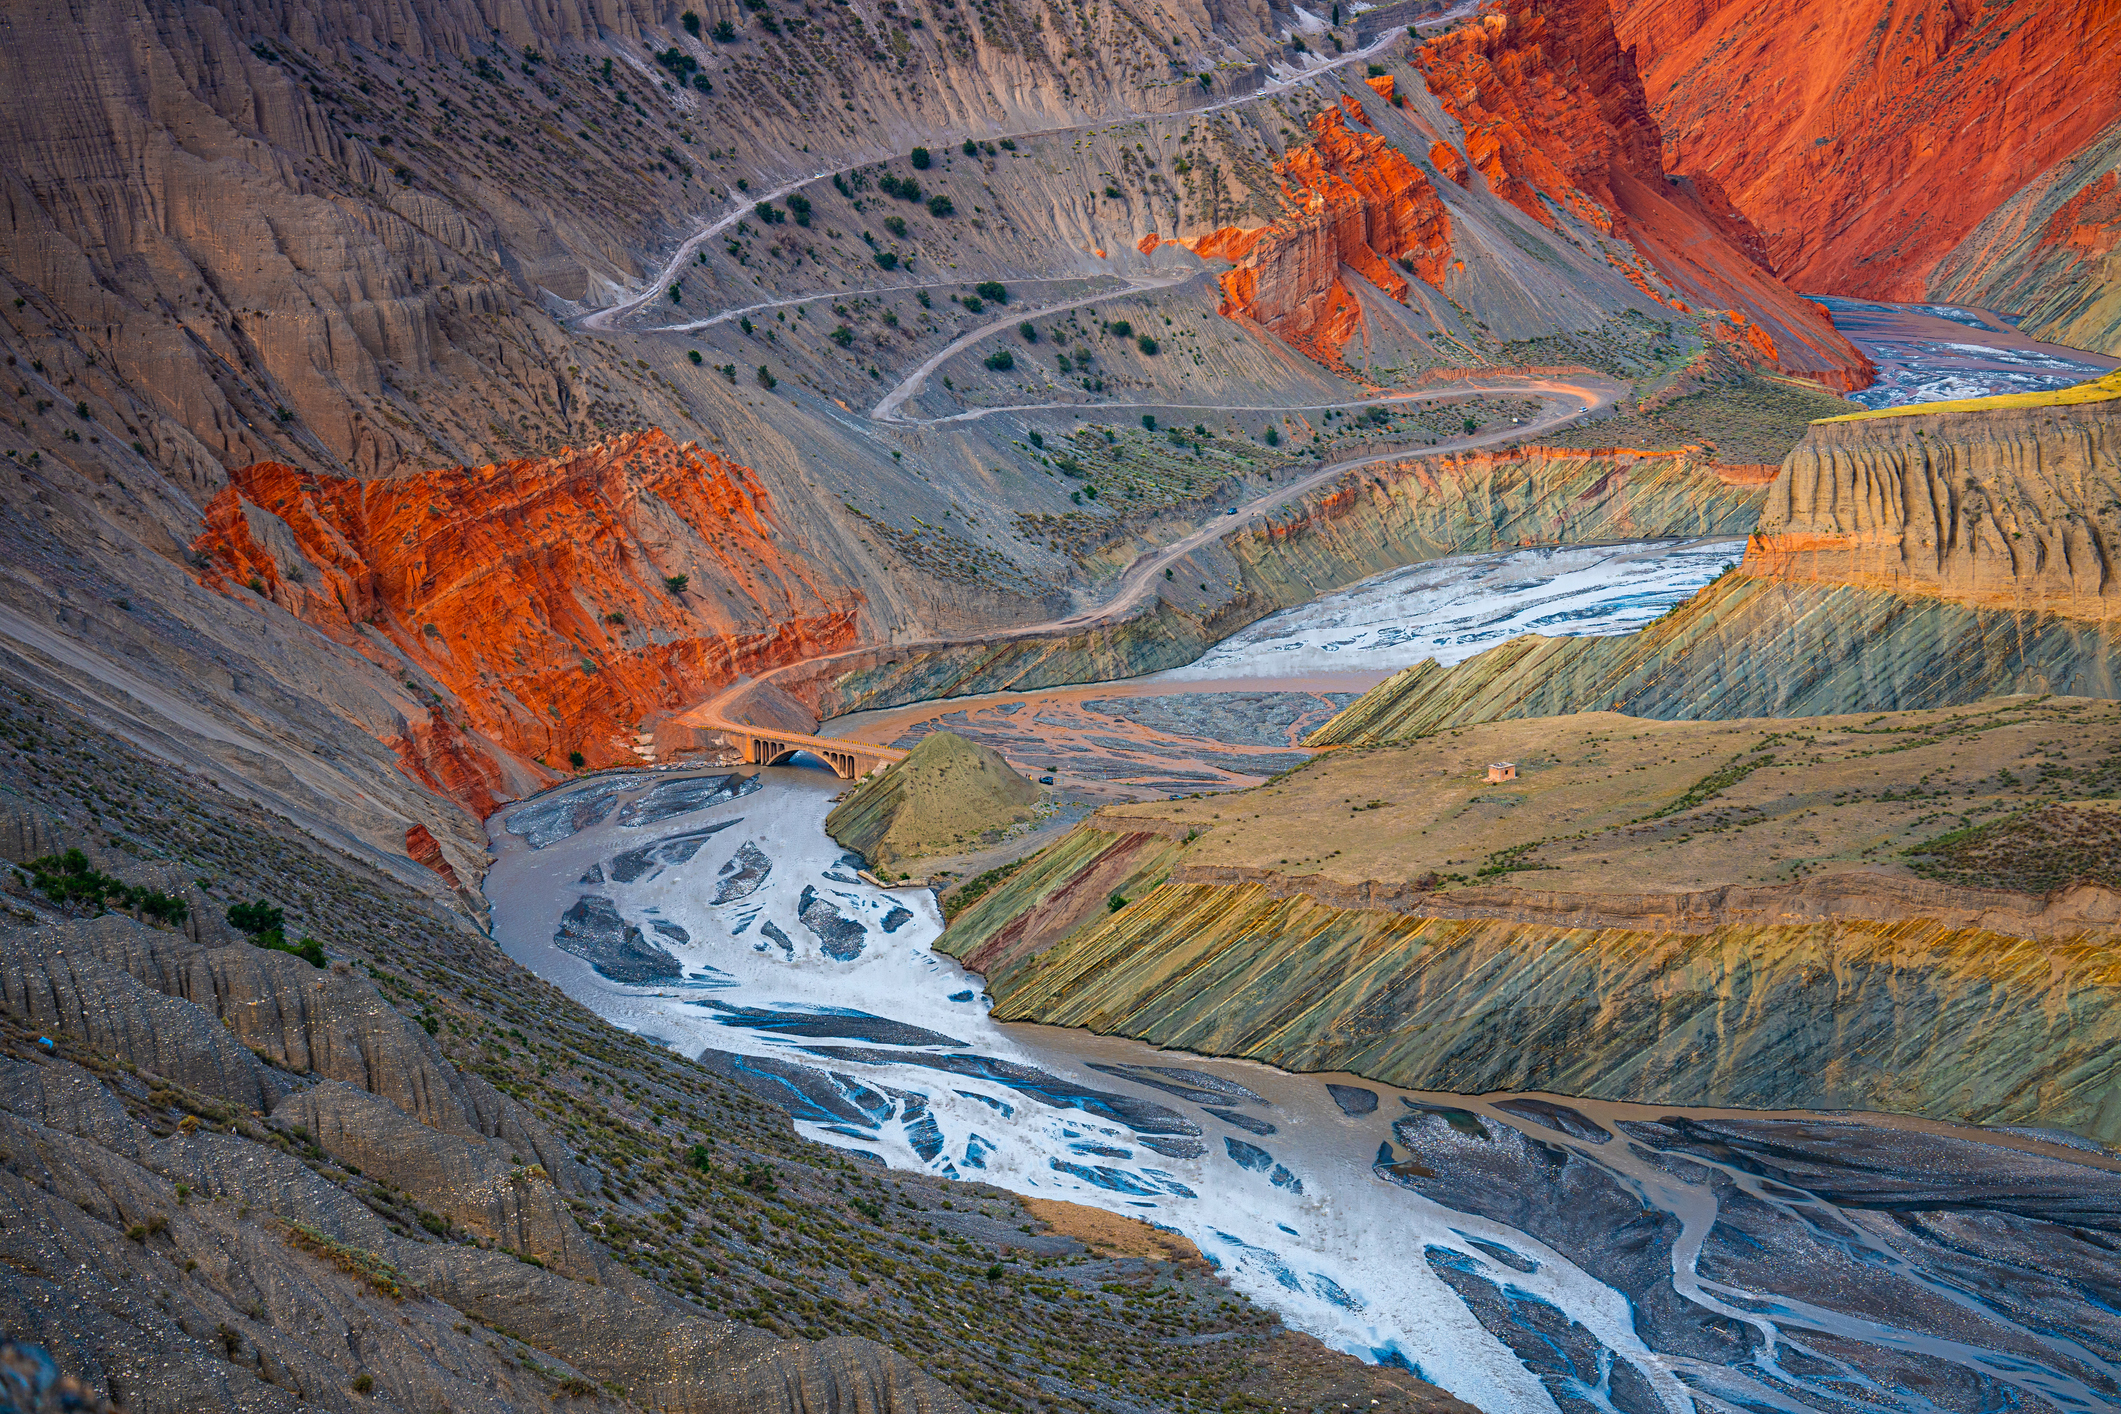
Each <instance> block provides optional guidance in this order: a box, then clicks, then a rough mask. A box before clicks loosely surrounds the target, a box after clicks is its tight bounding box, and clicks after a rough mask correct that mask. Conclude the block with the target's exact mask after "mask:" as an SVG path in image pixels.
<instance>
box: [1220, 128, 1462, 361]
mask: <svg viewBox="0 0 2121 1414" xmlns="http://www.w3.org/2000/svg"><path fill="white" fill-rule="evenodd" d="M1357 111H1358V112H1359V111H1360V110H1357ZM1274 171H1275V173H1276V175H1277V176H1279V177H1280V179H1281V182H1282V195H1283V200H1284V201H1285V202H1286V203H1288V205H1289V206H1290V208H1291V209H1290V210H1289V211H1287V212H1286V213H1285V214H1284V215H1283V216H1282V217H1281V218H1280V219H1278V220H1276V221H1275V222H1273V223H1272V224H1270V225H1267V226H1263V227H1258V228H1254V229H1250V230H1247V229H1244V228H1241V227H1237V226H1226V227H1223V228H1222V229H1220V230H1217V231H1211V232H1209V233H1208V234H1206V235H1204V236H1200V237H1198V238H1196V239H1194V240H1189V241H1186V242H1184V244H1186V245H1188V246H1190V247H1191V248H1192V249H1193V250H1194V252H1195V253H1196V254H1198V255H1201V256H1205V257H1207V258H1210V259H1219V260H1228V261H1231V262H1233V263H1234V264H1235V265H1236V268H1235V269H1234V270H1231V271H1230V272H1228V273H1227V274H1225V275H1224V276H1223V277H1222V291H1223V299H1222V313H1223V314H1225V315H1227V316H1231V317H1234V318H1245V319H1251V320H1255V321H1257V322H1258V323H1259V324H1261V325H1263V326H1265V328H1266V329H1268V330H1269V331H1270V332H1272V333H1273V334H1275V335H1276V336H1277V337H1279V338H1281V339H1283V340H1285V341H1287V342H1288V343H1290V344H1292V345H1294V346H1295V347H1297V348H1299V349H1302V350H1303V351H1304V352H1305V353H1307V354H1309V355H1311V357H1313V358H1315V359H1317V360H1319V362H1321V363H1325V364H1328V365H1337V364H1340V363H1341V361H1342V360H1341V350H1342V348H1343V347H1344V346H1345V345H1346V344H1347V343H1348V341H1349V340H1350V339H1352V338H1354V337H1356V335H1357V333H1358V332H1359V330H1360V328H1361V323H1362V309H1361V305H1360V304H1359V303H1358V302H1357V300H1356V298H1355V296H1354V295H1353V294H1352V293H1351V292H1350V291H1349V290H1348V287H1347V286H1346V285H1345V284H1343V283H1342V282H1341V278H1340V267H1341V266H1343V265H1345V266H1347V267H1349V268H1350V269H1352V270H1354V271H1356V272H1357V273H1358V274H1360V275H1362V276H1363V277H1364V278H1365V279H1367V280H1368V281H1370V283H1371V284H1373V285H1376V286H1377V287H1378V288H1379V289H1381V290H1383V291H1384V292H1385V293H1386V294H1389V295H1391V296H1392V297H1393V298H1394V299H1404V298H1406V295H1407V282H1406V279H1405V278H1404V277H1403V276H1402V275H1401V274H1400V271H1399V270H1398V269H1395V268H1394V266H1393V262H1395V261H1397V262H1400V263H1401V265H1402V266H1403V267H1404V268H1405V269H1406V270H1408V271H1411V272H1412V273H1413V274H1414V275H1415V276H1416V277H1417V278H1419V279H1422V280H1425V281H1427V282H1428V283H1429V284H1430V285H1431V286H1434V287H1435V288H1437V289H1439V290H1440V289H1442V288H1443V282H1444V274H1445V272H1446V270H1447V269H1448V268H1449V265H1450V260H1451V217H1450V213H1449V212H1448V211H1446V210H1445V208H1444V205H1443V202H1442V201H1441V200H1439V199H1438V197H1437V195H1436V189H1435V188H1434V187H1433V186H1431V185H1430V183H1429V179H1428V178H1427V177H1426V176H1425V175H1423V173H1422V171H1421V169H1420V168H1419V167H1417V166H1415V165H1414V163H1413V162H1411V161H1409V160H1408V159H1407V156H1406V154H1405V153H1403V152H1401V151H1400V150H1399V149H1398V148H1396V147H1393V146H1392V145H1391V144H1390V143H1388V142H1386V141H1385V140H1384V138H1382V137H1380V136H1378V135H1377V134H1376V133H1374V132H1362V131H1358V130H1356V129H1352V128H1350V127H1349V126H1348V122H1347V118H1346V117H1345V116H1343V114H1342V113H1340V112H1339V111H1337V110H1331V109H1329V110H1327V111H1326V112H1323V113H1320V114H1319V115H1318V116H1316V117H1315V118H1313V119H1312V120H1311V142H1310V143H1309V144H1308V145H1307V146H1303V147H1296V148H1292V149H1290V151H1289V153H1288V155H1287V156H1286V157H1284V158H1283V159H1282V160H1281V161H1280V162H1278V163H1276V164H1275V167H1274Z"/></svg>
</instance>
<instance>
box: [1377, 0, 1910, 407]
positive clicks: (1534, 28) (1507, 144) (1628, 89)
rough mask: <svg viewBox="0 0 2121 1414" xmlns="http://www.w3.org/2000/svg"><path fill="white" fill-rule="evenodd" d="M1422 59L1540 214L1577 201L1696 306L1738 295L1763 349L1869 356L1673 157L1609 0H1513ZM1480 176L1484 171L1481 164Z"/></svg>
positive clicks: (1481, 149) (1788, 366) (1850, 374)
mask: <svg viewBox="0 0 2121 1414" xmlns="http://www.w3.org/2000/svg"><path fill="white" fill-rule="evenodd" d="M1416 62H1417V63H1418V64H1419V66H1420V68H1421V70H1422V72H1423V75H1424V77H1425V78H1426V79H1427V81H1428V85H1429V88H1430V90H1431V92H1433V93H1434V94H1435V95H1436V96H1437V98H1438V100H1439V101H1440V102H1441V103H1442V104H1443V106H1444V108H1445V110H1446V111H1447V112H1449V113H1450V114H1451V116H1452V117H1454V118H1456V119H1457V120H1458V122H1459V124H1460V125H1461V126H1462V127H1463V129H1464V131H1465V156H1466V158H1467V159H1468V160H1469V161H1470V164H1471V166H1472V167H1473V168H1474V169H1475V170H1477V171H1478V172H1479V173H1480V174H1481V175H1482V176H1483V177H1485V178H1486V180H1487V184H1488V188H1489V190H1490V191H1492V192H1494V193H1495V194H1496V195H1497V196H1500V197H1502V198H1503V199H1504V200H1506V201H1509V202H1510V203H1511V204H1513V205H1515V206H1516V207H1518V208H1519V209H1520V210H1522V211H1524V212H1525V213H1526V214H1527V215H1529V216H1531V217H1532V218H1533V219H1535V220H1537V221H1540V222H1542V223H1544V224H1546V225H1548V226H1553V225H1555V224H1556V216H1555V213H1556V212H1557V211H1565V212H1569V213H1573V214H1574V215H1575V216H1577V217H1579V218H1581V219H1582V220H1584V221H1586V222H1588V223H1589V224H1590V225H1592V226H1594V227H1596V228H1597V229H1599V230H1601V231H1604V232H1606V233H1607V234H1609V235H1612V236H1616V237H1619V238H1621V239H1623V240H1626V241H1627V242H1629V243H1630V244H1631V245H1633V246H1634V247H1635V249H1636V250H1637V251H1638V252H1640V253H1641V255H1642V256H1643V257H1644V259H1646V260H1647V261H1648V262H1649V264H1650V265H1651V266H1653V267H1654V268H1655V270H1656V272H1657V274H1658V275H1660V276H1661V277H1662V278H1663V280H1664V282H1665V283H1666V284H1668V285H1669V286H1670V287H1671V288H1672V289H1673V290H1674V291H1676V292H1677V293H1678V295H1679V296H1680V298H1678V299H1676V300H1673V299H1669V298H1667V296H1665V295H1664V294H1662V293H1660V292H1659V291H1658V290H1656V289H1655V288H1654V287H1653V285H1652V283H1651V282H1650V281H1649V280H1648V279H1647V278H1646V276H1645V273H1644V272H1643V271H1641V270H1640V269H1637V268H1635V267H1633V266H1631V265H1628V264H1626V263H1625V262H1623V261H1621V260H1620V259H1618V258H1617V257H1609V258H1613V259H1614V263H1615V264H1616V265H1619V266H1620V267H1621V268H1622V269H1623V271H1625V273H1627V275H1628V276H1629V278H1630V279H1631V280H1633V281H1634V282H1635V283H1636V285H1637V286H1638V287H1639V288H1641V289H1642V290H1644V292H1645V293H1648V294H1651V295H1652V296H1653V297H1655V298H1658V299H1661V300H1665V301H1666V302H1668V303H1674V304H1675V305H1676V306H1677V307H1679V308H1682V309H1687V308H1690V307H1691V308H1693V309H1695V310H1697V311H1698V310H1699V309H1701V308H1711V309H1728V310H1732V311H1734V312H1736V313H1737V314H1739V315H1741V316H1743V318H1741V319H1739V320H1737V321H1735V324H1736V326H1737V327H1738V329H1739V330H1740V331H1741V333H1740V335H1739V338H1740V339H1741V341H1742V342H1744V343H1745V344H1746V345H1748V346H1749V347H1750V349H1751V350H1752V354H1753V356H1754V357H1756V358H1758V359H1760V360H1762V361H1765V362H1769V363H1772V364H1775V365H1776V366H1778V367H1780V368H1781V369H1783V370H1784V371H1785V372H1789V373H1798V374H1803V375H1806V376H1808V377H1813V378H1817V379H1819V380H1821V381H1822V382H1825V383H1828V384H1830V385H1832V386H1835V387H1839V388H1844V389H1845V388H1852V387H1861V386H1862V385H1863V384H1865V383H1867V382H1869V381H1870V377H1871V366H1870V363H1869V361H1868V360H1867V359H1865V358H1864V357H1863V355H1862V354H1861V353H1860V352H1859V351H1858V350H1857V349H1856V348H1855V347H1854V346H1853V345H1851V344H1850V343H1849V342H1848V341H1847V340H1846V339H1844V338H1842V337H1841V335H1840V334H1839V333H1837V332H1835V330H1834V327H1833V324H1832V322H1831V321H1830V320H1829V319H1828V318H1827V317H1826V314H1825V312H1824V311H1823V310H1821V309H1820V308H1819V307H1818V306H1817V305H1815V304H1812V303H1811V302H1810V301H1808V300H1805V299H1802V298H1800V297H1799V296H1797V295H1796V294H1794V293H1792V292H1791V290H1790V289H1789V288H1788V287H1787V286H1785V285H1784V284H1783V283H1782V282H1780V281H1778V280H1776V279H1775V278H1774V277H1773V276H1772V275H1770V274H1769V273H1768V271H1767V270H1766V269H1765V268H1763V267H1764V262H1765V257H1766V246H1765V245H1764V243H1763V242H1762V240H1761V237H1760V234H1759V232H1758V231H1756V230H1755V229H1754V228H1753V227H1752V225H1751V224H1750V223H1749V222H1748V221H1747V220H1746V219H1745V217H1744V216H1743V215H1741V214H1740V212H1739V211H1738V210H1737V209H1736V208H1735V207H1733V206H1732V205H1731V204H1730V202H1729V200H1728V198H1727V197H1726V196H1725V194H1724V192H1723V191H1722V189H1721V188H1720V187H1718V186H1717V184H1716V182H1715V180H1714V179H1713V178H1712V177H1709V176H1694V177H1688V176H1682V175H1678V174H1676V173H1668V172H1667V171H1666V170H1665V166H1664V160H1663V154H1662V138H1661V135H1660V134H1659V131H1658V126H1657V122H1656V120H1655V119H1654V118H1653V117H1652V116H1651V114H1650V110H1649V104H1648V100H1647V98H1646V96H1645V94H1644V91H1643V87H1642V84H1641V81H1640V80H1639V78H1638V77H1637V75H1636V72H1635V65H1634V63H1633V61H1632V60H1631V59H1630V58H1629V57H1628V56H1627V55H1626V54H1624V53H1623V52H1622V51H1621V48H1620V43H1619V40H1618V38H1617V37H1616V35H1615V33H1614V29H1613V22H1612V16H1611V12H1610V11H1609V10H1608V9H1607V8H1606V4H1605V0H1511V3H1510V4H1508V6H1507V7H1506V8H1505V9H1502V10H1498V11H1493V12H1490V13H1488V14H1485V15H1483V16H1481V18H1480V19H1479V20H1478V21H1477V22H1475V23H1471V24H1465V25H1460V26H1459V27H1457V28H1456V29H1453V30H1450V31H1448V32H1446V33H1444V34H1442V35H1440V36H1438V37H1437V38H1436V39H1433V40H1431V41H1430V42H1429V43H1427V44H1425V45H1424V46H1423V47H1422V49H1421V51H1420V53H1419V55H1418V56H1417V59H1416ZM1468 180H1470V176H1469V177H1468Z"/></svg>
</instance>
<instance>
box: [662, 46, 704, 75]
mask: <svg viewBox="0 0 2121 1414" xmlns="http://www.w3.org/2000/svg"><path fill="white" fill-rule="evenodd" d="M655 61H656V62H657V63H658V64H661V65H662V66H663V67H664V68H666V69H668V70H670V72H671V73H672V74H673V75H675V76H676V78H677V81H678V82H679V83H683V82H685V80H686V79H688V78H690V77H691V76H692V75H693V73H694V72H696V71H697V70H698V69H699V67H700V61H699V60H697V59H695V58H693V57H692V56H691V55H690V54H687V53H686V52H685V51H684V50H682V49H680V48H678V47H677V46H676V45H675V44H673V45H671V46H670V47H669V48H668V49H665V50H664V51H663V52H662V53H660V54H658V55H656V56H655Z"/></svg>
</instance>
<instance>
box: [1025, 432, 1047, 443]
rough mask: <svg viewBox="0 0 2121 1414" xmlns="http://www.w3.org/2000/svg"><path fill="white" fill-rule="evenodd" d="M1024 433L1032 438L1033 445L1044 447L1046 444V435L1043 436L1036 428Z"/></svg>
mask: <svg viewBox="0 0 2121 1414" xmlns="http://www.w3.org/2000/svg"><path fill="white" fill-rule="evenodd" d="M1024 435H1025V436H1026V437H1027V438H1028V439H1029V440H1030V442H1031V445H1032V446H1034V447H1043V446H1045V445H1046V439H1045V437H1044V436H1042V435H1041V434H1040V433H1039V432H1038V431H1037V430H1036V429H1034V430H1032V431H1030V432H1027V433H1025V434H1024Z"/></svg>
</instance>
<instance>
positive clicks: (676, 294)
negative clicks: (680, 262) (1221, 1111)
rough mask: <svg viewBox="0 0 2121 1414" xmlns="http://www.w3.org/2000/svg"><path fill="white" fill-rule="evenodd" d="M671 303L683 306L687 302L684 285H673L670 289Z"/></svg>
mask: <svg viewBox="0 0 2121 1414" xmlns="http://www.w3.org/2000/svg"><path fill="white" fill-rule="evenodd" d="M670 302H671V303H672V304H683V303H684V302H685V287H684V286H683V285H672V286H671V287H670Z"/></svg>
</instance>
